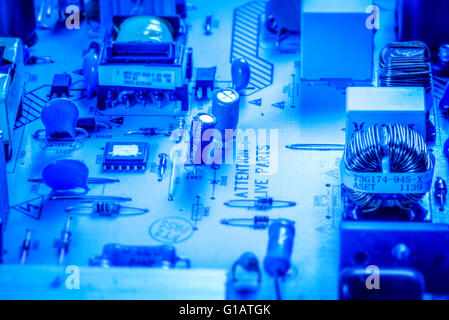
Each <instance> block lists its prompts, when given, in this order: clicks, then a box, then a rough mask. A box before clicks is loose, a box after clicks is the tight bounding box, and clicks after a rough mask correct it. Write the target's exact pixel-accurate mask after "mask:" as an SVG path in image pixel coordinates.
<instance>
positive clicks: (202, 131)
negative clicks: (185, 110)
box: [190, 112, 217, 165]
mask: <svg viewBox="0 0 449 320" xmlns="http://www.w3.org/2000/svg"><path fill="white" fill-rule="evenodd" d="M216 124H217V119H216V118H215V117H214V116H213V115H212V114H210V113H204V112H203V113H199V114H197V115H196V116H195V117H194V118H193V121H192V126H191V128H190V161H191V163H192V164H198V165H200V164H204V163H206V161H207V155H203V151H204V149H205V148H206V147H207V146H208V145H209V144H211V142H212V139H213V138H212V136H213V133H212V132H210V131H208V130H210V129H214V127H215V125H216Z"/></svg>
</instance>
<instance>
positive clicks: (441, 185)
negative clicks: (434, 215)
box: [435, 177, 447, 210]
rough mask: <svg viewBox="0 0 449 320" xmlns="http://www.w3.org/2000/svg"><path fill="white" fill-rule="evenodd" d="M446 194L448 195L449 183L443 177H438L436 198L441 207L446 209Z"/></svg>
mask: <svg viewBox="0 0 449 320" xmlns="http://www.w3.org/2000/svg"><path fill="white" fill-rule="evenodd" d="M446 196H447V185H446V181H444V179H443V178H440V177H438V178H437V179H436V180H435V199H436V201H437V203H438V205H439V206H440V209H441V210H443V209H444V205H445V204H446Z"/></svg>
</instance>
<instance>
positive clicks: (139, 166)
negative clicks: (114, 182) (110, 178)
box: [103, 142, 149, 171]
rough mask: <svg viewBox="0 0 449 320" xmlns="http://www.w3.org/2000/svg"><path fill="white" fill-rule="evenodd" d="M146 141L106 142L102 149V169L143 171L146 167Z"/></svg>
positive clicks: (147, 146)
mask: <svg viewBox="0 0 449 320" xmlns="http://www.w3.org/2000/svg"><path fill="white" fill-rule="evenodd" d="M148 152H149V144H148V143H146V142H108V143H106V146H105V149H104V159H103V170H104V171H131V170H134V171H143V170H145V169H146V168H147V163H148Z"/></svg>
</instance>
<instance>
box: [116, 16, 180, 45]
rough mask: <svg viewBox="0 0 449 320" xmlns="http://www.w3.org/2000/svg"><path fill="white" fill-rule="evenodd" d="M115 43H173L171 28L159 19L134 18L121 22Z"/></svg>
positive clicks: (149, 17) (147, 17) (148, 17)
mask: <svg viewBox="0 0 449 320" xmlns="http://www.w3.org/2000/svg"><path fill="white" fill-rule="evenodd" d="M116 41H117V42H173V28H172V26H171V25H170V24H169V23H168V22H167V21H166V20H164V19H161V18H157V17H151V16H136V17H132V18H128V19H126V20H125V21H123V22H122V24H121V25H120V30H119V33H118V36H117V39H116Z"/></svg>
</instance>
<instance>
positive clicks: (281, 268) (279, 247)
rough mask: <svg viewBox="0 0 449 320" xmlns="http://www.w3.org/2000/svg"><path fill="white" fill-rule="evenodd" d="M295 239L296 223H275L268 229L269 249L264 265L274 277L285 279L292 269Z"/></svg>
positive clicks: (278, 221)
mask: <svg viewBox="0 0 449 320" xmlns="http://www.w3.org/2000/svg"><path fill="white" fill-rule="evenodd" d="M294 239H295V223H294V222H293V221H291V220H288V219H277V220H275V221H273V223H272V224H271V225H270V229H268V247H267V255H266V256H265V259H264V262H263V265H264V269H265V271H266V272H267V273H268V274H269V275H270V276H272V277H284V276H286V275H287V272H288V270H289V269H290V257H291V255H292V251H293V241H294Z"/></svg>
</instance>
